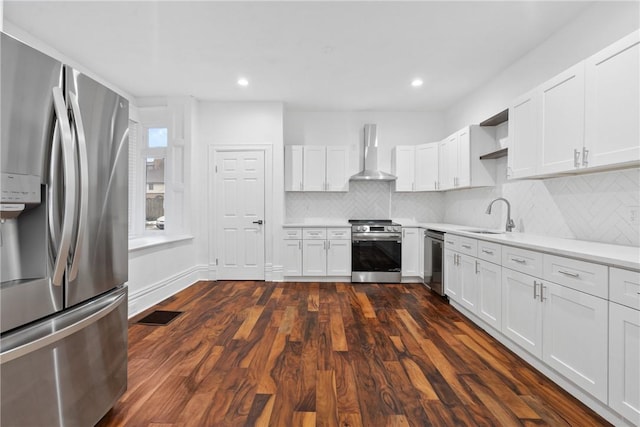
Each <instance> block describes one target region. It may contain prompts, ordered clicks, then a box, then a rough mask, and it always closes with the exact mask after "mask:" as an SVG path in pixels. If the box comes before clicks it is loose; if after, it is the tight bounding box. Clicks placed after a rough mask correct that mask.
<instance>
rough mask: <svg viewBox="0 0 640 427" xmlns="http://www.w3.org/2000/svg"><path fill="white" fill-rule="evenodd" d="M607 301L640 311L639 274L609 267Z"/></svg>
mask: <svg viewBox="0 0 640 427" xmlns="http://www.w3.org/2000/svg"><path fill="white" fill-rule="evenodd" d="M609 299H610V300H611V301H614V302H617V303H619V304H622V305H626V306H627V307H631V308H635V309H636V310H640V272H638V271H630V270H623V269H621V268H614V267H610V268H609Z"/></svg>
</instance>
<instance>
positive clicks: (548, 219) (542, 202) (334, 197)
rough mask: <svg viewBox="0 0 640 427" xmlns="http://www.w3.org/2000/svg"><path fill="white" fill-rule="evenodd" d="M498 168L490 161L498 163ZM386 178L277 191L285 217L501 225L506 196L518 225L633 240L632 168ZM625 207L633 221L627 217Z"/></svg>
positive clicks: (636, 195) (635, 193)
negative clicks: (416, 184)
mask: <svg viewBox="0 0 640 427" xmlns="http://www.w3.org/2000/svg"><path fill="white" fill-rule="evenodd" d="M502 169H504V168H502V167H498V170H502ZM392 186H393V183H388V182H352V183H350V187H349V192H347V193H320V192H318V193H296V192H288V193H286V196H285V203H286V218H287V221H288V222H297V221H304V220H311V221H313V220H315V219H319V220H322V219H329V220H347V219H349V218H374V219H382V218H407V219H410V220H414V221H417V222H446V223H451V224H461V225H470V226H477V227H488V228H503V227H504V224H505V220H506V206H505V205H504V204H502V203H500V202H497V203H496V204H494V207H493V213H492V214H491V215H486V214H485V210H486V208H487V205H488V203H489V202H490V201H491V200H493V199H494V198H496V197H505V198H506V199H508V200H509V201H510V202H511V216H512V217H513V219H514V221H515V223H516V227H517V230H518V231H520V232H526V233H532V234H540V235H546V236H554V237H564V238H571V239H579V240H589V241H597V242H604V243H613V244H620V245H631V246H640V226H639V224H638V210H639V209H640V169H638V168H634V169H626V170H620V171H610V172H602V173H590V174H584V175H575V176H566V177H559V178H550V179H544V180H523V181H515V182H504V180H502V181H501V180H499V182H498V183H497V185H496V186H495V187H491V188H477V189H469V190H458V191H448V192H446V193H394V192H393V191H391V189H392V188H393V187H392ZM632 210H635V211H636V215H635V216H636V220H635V221H632V219H631V218H632V212H631V211H632Z"/></svg>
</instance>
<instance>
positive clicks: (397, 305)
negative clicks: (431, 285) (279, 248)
mask: <svg viewBox="0 0 640 427" xmlns="http://www.w3.org/2000/svg"><path fill="white" fill-rule="evenodd" d="M153 309H161V310H179V311H184V313H183V314H182V315H181V316H179V317H178V318H176V320H174V321H173V322H172V323H170V324H169V325H167V326H147V325H141V324H136V323H135V321H136V320H138V319H140V318H142V317H143V316H144V315H146V314H148V313H149V312H150V311H152V310H153ZM153 309H151V310H148V311H147V312H145V313H142V314H141V315H139V316H136V318H134V319H132V320H131V322H130V326H129V388H128V391H127V392H126V394H125V395H124V396H123V397H122V398H121V399H120V401H119V402H118V403H117V404H116V405H115V407H114V408H113V409H112V410H111V411H110V412H109V413H108V414H107V415H106V416H105V417H104V418H103V419H102V420H101V421H100V423H99V424H98V425H99V426H101V427H104V426H150V427H151V426H153V427H161V426H163V427H169V426H217V425H220V426H244V425H257V426H267V425H269V426H297V425H303V426H314V425H319V426H338V425H340V426H428V425H437V426H453V425H455V426H460V425H469V426H491V425H502V426H517V425H553V426H567V425H570V426H598V425H608V424H607V422H606V421H605V420H604V419H602V418H601V417H599V416H598V415H597V414H595V413H594V412H592V411H591V410H590V409H588V408H587V407H585V406H584V405H582V404H581V403H580V402H578V401H577V400H576V399H574V398H573V397H571V396H570V395H568V394H567V393H565V392H564V391H562V390H561V389H560V388H559V387H558V386H556V385H555V384H554V383H552V382H551V381H550V380H547V379H546V378H545V377H544V376H542V375H541V374H538V373H537V372H536V371H535V370H534V369H532V368H531V367H530V366H529V365H527V364H526V363H524V362H523V361H522V360H520V359H519V358H518V357H517V356H515V355H514V354H513V353H511V352H510V351H509V350H507V349H506V348H505V347H503V346H502V345H501V344H499V343H498V342H497V341H495V340H494V339H493V338H491V337H490V336H489V335H488V334H486V333H485V332H483V331H482V330H480V329H478V328H477V327H476V326H474V325H473V324H472V323H470V322H469V321H467V320H466V319H465V318H464V317H463V316H461V315H459V314H458V313H457V312H456V311H455V310H454V309H452V308H451V307H450V306H449V305H448V304H447V303H445V302H444V301H443V300H442V299H440V298H439V297H437V296H435V295H433V294H431V292H430V291H429V290H427V289H426V288H425V287H423V286H422V285H419V284H402V285H377V284H350V283H349V284H345V283H271V282H244V281H237V282H200V283H197V284H195V285H194V286H192V287H190V288H188V289H186V290H184V291H183V292H181V293H179V294H177V295H175V296H173V297H171V298H169V299H167V300H166V301H164V302H162V303H160V304H159V305H158V306H156V307H154V308H153Z"/></svg>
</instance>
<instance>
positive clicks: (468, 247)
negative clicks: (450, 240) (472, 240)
mask: <svg viewBox="0 0 640 427" xmlns="http://www.w3.org/2000/svg"><path fill="white" fill-rule="evenodd" d="M462 247H463V248H467V249H471V245H462Z"/></svg>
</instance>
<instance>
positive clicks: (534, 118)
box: [507, 90, 540, 178]
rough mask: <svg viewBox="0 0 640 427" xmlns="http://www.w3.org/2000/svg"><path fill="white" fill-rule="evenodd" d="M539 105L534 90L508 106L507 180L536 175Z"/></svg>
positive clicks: (538, 98)
mask: <svg viewBox="0 0 640 427" xmlns="http://www.w3.org/2000/svg"><path fill="white" fill-rule="evenodd" d="M539 103H540V97H539V96H538V92H537V91H535V90H534V91H531V92H529V93H526V94H524V95H522V96H521V97H519V98H518V99H516V100H515V101H514V102H513V103H511V105H510V106H509V125H508V126H509V155H508V158H507V178H523V177H527V176H532V175H535V173H536V164H537V162H538V150H537V146H538V141H539V139H540V138H539V132H540V125H539V120H540V114H539V106H538V105H539Z"/></svg>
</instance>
